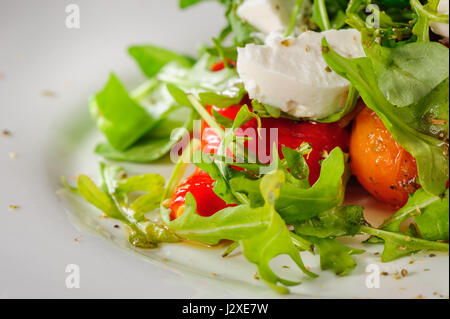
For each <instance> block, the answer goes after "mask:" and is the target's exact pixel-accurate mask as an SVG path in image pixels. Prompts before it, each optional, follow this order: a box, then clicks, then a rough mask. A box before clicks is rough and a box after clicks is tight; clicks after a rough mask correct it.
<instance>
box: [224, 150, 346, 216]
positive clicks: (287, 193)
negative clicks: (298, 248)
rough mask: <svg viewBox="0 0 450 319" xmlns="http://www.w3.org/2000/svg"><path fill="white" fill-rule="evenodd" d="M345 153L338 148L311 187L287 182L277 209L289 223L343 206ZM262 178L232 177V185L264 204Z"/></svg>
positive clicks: (255, 201) (282, 188)
mask: <svg viewBox="0 0 450 319" xmlns="http://www.w3.org/2000/svg"><path fill="white" fill-rule="evenodd" d="M346 180H347V176H346V170H345V159H344V153H343V152H342V151H341V150H340V149H339V148H335V149H334V150H333V151H332V152H331V153H330V154H329V156H328V158H327V159H325V160H324V161H323V163H322V170H321V174H320V177H319V180H318V181H317V182H316V183H315V184H314V185H313V186H312V187H308V188H300V187H299V186H298V183H289V182H287V183H284V184H283V185H282V186H281V190H280V195H279V196H278V199H277V201H276V203H275V208H276V210H277V212H278V213H279V214H280V215H281V217H282V218H283V219H284V220H285V221H286V223H290V224H293V223H298V222H301V221H304V220H308V219H310V218H312V217H314V216H317V215H318V214H320V213H322V212H325V211H328V210H330V209H332V208H334V207H336V206H338V205H340V204H341V203H342V201H343V198H344V190H345V185H346ZM260 184H261V181H260V180H250V179H247V178H244V177H237V178H234V179H231V180H230V185H231V188H232V189H234V190H235V191H236V192H241V193H245V194H247V195H248V196H249V197H250V198H252V199H253V202H254V204H255V205H257V204H260V203H261V197H262V194H261V192H260Z"/></svg>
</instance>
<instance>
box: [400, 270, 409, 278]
mask: <svg viewBox="0 0 450 319" xmlns="http://www.w3.org/2000/svg"><path fill="white" fill-rule="evenodd" d="M401 274H402V277H406V276H408V270H406V269H402V271H401Z"/></svg>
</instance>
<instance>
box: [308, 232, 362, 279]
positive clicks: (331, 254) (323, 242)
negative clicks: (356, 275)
mask: <svg viewBox="0 0 450 319" xmlns="http://www.w3.org/2000/svg"><path fill="white" fill-rule="evenodd" d="M305 238H306V239H307V240H309V241H310V242H312V243H313V244H314V245H315V246H316V247H317V249H318V251H319V254H320V268H321V269H322V270H328V269H332V270H333V271H334V273H335V274H336V275H338V276H346V275H348V274H349V273H350V272H351V271H352V270H353V269H355V267H356V261H355V260H354V259H353V258H352V255H360V254H363V253H364V252H365V251H364V250H361V249H355V248H351V247H347V246H345V245H343V244H341V243H340V242H339V241H337V240H336V239H333V238H317V237H308V236H306V237H305Z"/></svg>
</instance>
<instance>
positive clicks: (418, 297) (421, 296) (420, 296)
mask: <svg viewBox="0 0 450 319" xmlns="http://www.w3.org/2000/svg"><path fill="white" fill-rule="evenodd" d="M414 299H425V297H424V296H423V295H418V296H417V297H416V298H414Z"/></svg>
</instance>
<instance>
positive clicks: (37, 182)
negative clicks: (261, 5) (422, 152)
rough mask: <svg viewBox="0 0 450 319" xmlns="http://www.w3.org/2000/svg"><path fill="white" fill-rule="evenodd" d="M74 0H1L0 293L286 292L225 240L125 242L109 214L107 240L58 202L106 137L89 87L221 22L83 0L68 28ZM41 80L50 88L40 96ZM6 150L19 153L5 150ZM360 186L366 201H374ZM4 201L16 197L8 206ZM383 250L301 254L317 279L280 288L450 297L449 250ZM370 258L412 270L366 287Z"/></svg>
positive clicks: (208, 13)
mask: <svg viewBox="0 0 450 319" xmlns="http://www.w3.org/2000/svg"><path fill="white" fill-rule="evenodd" d="M68 3H69V2H67V3H65V2H61V1H56V0H53V1H51V0H45V1H44V0H42V1H39V2H37V1H26V0H19V1H17V0H16V1H2V2H0V43H1V50H0V73H1V74H2V75H3V77H2V78H1V79H0V105H1V106H0V130H1V129H8V130H10V131H11V132H12V136H10V137H0V167H1V169H0V211H1V213H2V216H1V222H0V242H1V243H2V244H1V245H0V297H3V298H15V297H22V298H23V297H25V298H35V297H43V298H50V297H60V298H61V297H62V298H81V297H84V298H93V297H102V298H113V297H115V298H201V297H204V298H241V297H260V298H265V297H267V298H276V297H281V296H279V295H276V294H275V293H273V292H272V291H271V290H269V289H268V288H266V287H265V286H264V285H263V284H262V283H261V282H260V281H258V280H255V279H254V278H253V275H254V273H255V268H254V266H253V265H251V264H249V263H248V262H246V261H245V260H244V258H243V257H242V256H241V255H239V254H235V255H234V256H233V257H230V258H228V259H222V258H221V257H220V255H221V253H222V252H223V249H224V248H223V247H220V248H216V249H206V248H201V247H193V246H187V245H163V246H162V247H161V249H157V250H151V251H145V252H144V251H136V250H130V248H129V247H128V246H127V245H126V244H124V242H123V238H124V237H123V235H122V230H117V229H115V228H113V227H111V226H112V225H109V227H108V225H106V226H105V225H104V224H102V227H103V228H104V231H103V234H104V237H105V238H107V239H106V240H100V238H101V237H99V236H97V235H91V234H90V232H89V231H86V230H85V229H86V227H85V226H83V227H82V229H81V230H80V229H77V228H75V227H74V224H73V223H72V222H71V221H69V218H68V215H67V214H66V213H65V212H64V208H63V207H65V208H68V210H69V211H72V212H73V211H74V206H73V205H74V204H73V203H71V202H70V201H65V202H63V203H61V202H60V201H58V199H57V196H56V191H57V189H58V188H59V187H60V184H59V179H60V176H62V175H64V176H67V177H68V178H69V180H70V179H71V177H72V176H74V175H76V174H78V173H81V172H82V173H87V174H91V175H92V176H96V174H97V163H98V161H99V160H100V158H98V157H96V156H95V155H94V154H93V153H92V149H93V146H94V145H95V143H96V142H98V141H99V140H100V139H101V137H100V136H99V134H98V133H97V132H96V130H95V128H94V125H93V123H92V121H91V119H90V117H89V114H88V109H87V103H86V101H87V97H89V96H90V95H91V94H92V93H94V92H96V91H97V90H98V89H99V88H101V86H102V85H103V84H104V82H105V80H106V78H107V76H108V73H109V72H110V71H111V70H114V71H115V72H116V73H117V74H118V75H119V76H120V77H121V78H122V79H123V80H124V81H125V83H127V85H129V87H130V88H131V87H133V85H136V84H138V83H139V81H141V80H142V79H143V77H142V76H141V75H140V72H139V70H138V68H137V67H136V66H135V64H134V62H133V61H132V59H130V58H128V56H127V54H126V47H127V46H128V45H130V44H135V43H154V44H160V45H164V46H167V47H169V48H172V49H174V50H181V51H183V52H186V53H195V48H196V44H197V43H201V42H206V41H208V40H209V38H210V37H211V36H214V35H216V34H217V32H218V31H219V30H220V27H221V26H222V25H223V23H224V21H223V18H222V10H221V9H220V8H219V7H217V6H216V5H215V4H213V3H208V4H204V5H201V6H199V7H198V8H195V9H191V10H189V11H186V12H179V11H178V10H177V5H176V3H177V1H176V0H170V1H169V0H159V1H157V0H151V1H149V0H141V1H138V0H133V1H130V0H126V1H125V0H120V1H119V0H116V1H107V0H96V1H88V0H79V1H77V3H78V5H79V6H80V12H81V28H80V29H78V30H75V29H72V30H69V29H67V28H66V27H65V18H66V13H65V5H66V4H68ZM43 90H49V91H51V92H54V93H55V96H52V97H49V96H45V94H42V93H43V92H42V91H43ZM47 95H48V94H47ZM10 152H14V153H15V154H16V155H17V157H16V158H15V159H13V158H10V157H9V153H10ZM127 168H129V169H131V170H132V172H136V173H140V172H144V171H145V172H147V171H148V172H158V173H163V174H164V175H166V176H167V175H168V174H169V173H170V169H171V165H170V163H168V162H165V161H161V162H159V163H156V164H154V165H146V166H143V165H127ZM360 195H361V196H359V200H362V201H367V199H365V198H366V197H365V196H364V194H360ZM356 197H357V198H356V199H355V201H358V196H356ZM9 205H18V206H19V208H18V209H17V210H14V211H10V210H8V206H9ZM85 209H86V211H87V210H88V209H91V208H90V207H89V206H86V207H85ZM374 209H380V207H378V208H377V207H374ZM377 216H378V218H381V217H382V216H381V217H380V215H377ZM72 221H74V222H75V224H77V221H76V220H75V219H74V218H72ZM94 221H95V224H96V223H98V222H99V221H100V219H94ZM111 235H112V236H113V237H114V240H111V239H110V237H111ZM117 247H122V248H121V249H117ZM380 249H381V247H376V246H375V247H372V248H369V250H370V252H368V253H366V254H364V255H362V256H358V257H357V259H358V262H359V266H358V268H357V269H355V271H354V272H353V273H352V274H351V275H350V276H348V277H344V278H338V277H336V276H334V275H333V274H332V273H331V272H320V270H319V269H318V259H317V258H316V257H313V256H310V255H309V254H303V258H304V261H305V263H306V264H307V265H309V266H310V267H311V269H312V270H313V271H316V272H319V273H320V278H319V279H317V280H310V279H308V278H306V277H304V276H300V278H299V279H301V280H302V281H303V284H302V285H300V286H298V287H294V288H293V289H292V294H291V295H288V296H285V298H290V297H295V298H302V297H305V298H306V297H309V298H311V297H331V298H365V297H369V298H414V297H418V296H423V297H425V298H439V297H440V296H443V297H448V290H449V280H448V279H449V278H448V270H449V265H448V255H444V254H438V256H437V257H435V258H427V257H426V254H423V255H416V256H414V257H409V258H404V259H402V260H399V261H397V262H394V263H390V264H381V263H379V258H378V257H377V256H374V254H373V253H374V252H375V251H380ZM124 251H127V252H129V253H124ZM412 259H414V260H415V262H414V263H413V264H410V263H409V262H410V261H411V260H412ZM147 261H150V263H148V262H147ZM280 263H281V264H284V262H283V261H280ZM372 263H374V264H377V265H379V266H380V269H381V271H387V272H389V273H390V274H393V273H395V272H398V271H401V270H402V269H407V270H408V272H409V275H408V276H407V277H406V278H402V279H399V280H397V279H395V278H394V276H393V275H390V276H385V277H382V279H381V286H380V288H379V289H368V288H367V287H366V284H365V283H366V279H367V275H368V274H367V273H365V269H366V266H367V265H368V264H372ZM69 264H76V265H79V267H80V279H81V281H80V288H79V289H68V288H67V287H66V277H67V276H68V273H66V272H65V270H66V267H67V265H69ZM425 269H429V270H430V271H424V270H425Z"/></svg>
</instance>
